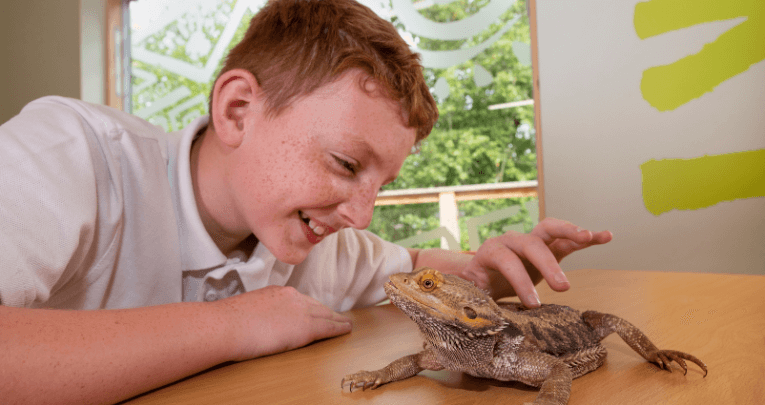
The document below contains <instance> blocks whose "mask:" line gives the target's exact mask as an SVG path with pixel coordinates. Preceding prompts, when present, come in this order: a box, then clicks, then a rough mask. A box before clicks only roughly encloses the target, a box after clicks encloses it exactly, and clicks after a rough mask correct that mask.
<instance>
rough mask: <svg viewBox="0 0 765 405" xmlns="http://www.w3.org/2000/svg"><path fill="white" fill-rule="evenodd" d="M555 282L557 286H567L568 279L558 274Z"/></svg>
mask: <svg viewBox="0 0 765 405" xmlns="http://www.w3.org/2000/svg"><path fill="white" fill-rule="evenodd" d="M555 282H557V283H558V284H569V282H568V278H566V275H565V274H563V273H559V274H558V275H556V276H555Z"/></svg>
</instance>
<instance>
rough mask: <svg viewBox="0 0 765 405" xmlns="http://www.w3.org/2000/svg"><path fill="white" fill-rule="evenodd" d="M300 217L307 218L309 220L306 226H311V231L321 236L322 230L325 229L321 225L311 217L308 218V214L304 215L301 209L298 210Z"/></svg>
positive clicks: (324, 230)
mask: <svg viewBox="0 0 765 405" xmlns="http://www.w3.org/2000/svg"><path fill="white" fill-rule="evenodd" d="M300 218H302V219H308V220H309V221H308V227H309V228H311V230H312V231H313V233H315V234H316V236H322V235H324V232H326V231H327V229H326V228H324V227H323V226H321V225H319V224H317V223H316V222H315V221H314V220H313V219H309V218H308V216H306V215H305V214H304V213H303V211H300Z"/></svg>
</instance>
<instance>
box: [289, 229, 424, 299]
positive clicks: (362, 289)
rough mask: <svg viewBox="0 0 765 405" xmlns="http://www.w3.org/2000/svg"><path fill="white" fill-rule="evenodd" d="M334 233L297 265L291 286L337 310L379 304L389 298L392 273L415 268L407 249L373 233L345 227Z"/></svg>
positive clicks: (290, 281)
mask: <svg viewBox="0 0 765 405" xmlns="http://www.w3.org/2000/svg"><path fill="white" fill-rule="evenodd" d="M331 236H332V237H331V238H327V239H325V240H324V241H322V242H321V243H320V244H319V245H317V246H316V247H315V248H314V249H313V250H312V251H311V253H310V254H309V255H308V257H307V258H306V260H305V261H304V262H303V263H301V264H299V265H297V266H295V270H294V272H293V273H292V275H291V277H290V280H289V282H288V283H287V285H292V286H294V287H295V288H297V289H298V290H299V291H301V292H303V293H304V294H308V295H310V296H312V297H314V298H316V299H317V300H319V301H321V302H322V303H323V304H324V305H327V306H329V307H330V308H333V309H334V310H337V311H347V310H349V309H352V308H359V307H366V306H370V305H374V304H377V303H379V302H380V301H382V300H384V299H385V298H386V296H385V291H384V290H383V288H382V286H383V284H384V283H385V282H387V281H388V276H390V275H391V274H395V273H401V272H411V271H412V258H411V256H410V255H409V252H408V251H407V250H406V248H404V247H402V246H399V245H396V244H394V243H391V242H387V241H384V240H382V239H381V238H380V237H378V236H377V235H374V234H373V233H371V232H368V231H362V230H356V229H344V230H342V231H340V232H337V233H336V234H333V235H331Z"/></svg>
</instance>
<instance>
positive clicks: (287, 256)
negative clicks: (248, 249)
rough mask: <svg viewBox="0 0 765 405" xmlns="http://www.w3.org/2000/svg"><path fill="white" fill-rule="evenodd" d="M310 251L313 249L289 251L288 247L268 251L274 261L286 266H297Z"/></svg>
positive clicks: (293, 249)
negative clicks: (274, 258) (273, 257)
mask: <svg viewBox="0 0 765 405" xmlns="http://www.w3.org/2000/svg"><path fill="white" fill-rule="evenodd" d="M266 247H268V246H266ZM311 249H313V248H312V247H311V248H307V249H306V248H299V249H295V248H292V249H290V248H289V247H281V249H274V250H271V248H269V249H268V250H269V251H270V252H271V254H273V255H274V256H275V257H276V260H278V261H280V262H282V263H286V264H291V265H297V264H300V263H303V262H304V261H305V259H306V257H308V254H309V253H311Z"/></svg>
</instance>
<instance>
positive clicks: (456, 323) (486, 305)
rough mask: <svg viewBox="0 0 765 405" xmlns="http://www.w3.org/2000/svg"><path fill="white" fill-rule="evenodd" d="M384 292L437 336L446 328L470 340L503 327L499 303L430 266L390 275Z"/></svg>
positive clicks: (402, 309)
mask: <svg viewBox="0 0 765 405" xmlns="http://www.w3.org/2000/svg"><path fill="white" fill-rule="evenodd" d="M385 292H386V294H388V297H390V300H391V302H392V303H393V304H394V305H396V306H397V307H398V308H399V309H401V311H403V312H404V313H405V314H406V315H407V316H409V317H410V318H411V319H412V320H413V321H415V322H416V323H417V325H419V327H420V329H421V330H422V331H423V332H424V333H425V334H430V333H435V334H437V335H441V334H443V333H446V332H447V330H445V329H444V328H448V329H450V330H451V331H453V332H456V333H457V334H459V335H461V336H465V337H466V338H468V339H474V338H477V337H487V336H493V335H496V334H497V333H499V332H500V331H502V330H503V329H504V328H505V327H506V326H507V321H506V320H505V319H504V318H503V316H502V311H501V310H500V308H499V306H498V305H497V304H496V303H495V302H494V300H492V299H491V297H489V296H488V295H487V294H486V292H485V291H483V290H481V289H479V288H478V287H476V286H475V285H474V284H473V283H472V282H470V281H467V280H464V279H462V278H459V277H457V276H452V275H448V274H442V273H440V272H439V271H437V270H434V269H431V268H427V267H425V268H421V269H417V270H415V271H413V272H411V273H398V274H394V275H392V276H390V282H388V283H386V284H385ZM434 328H435V329H439V330H433V329H434Z"/></svg>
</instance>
